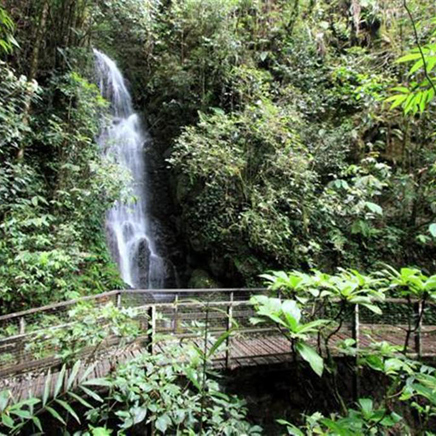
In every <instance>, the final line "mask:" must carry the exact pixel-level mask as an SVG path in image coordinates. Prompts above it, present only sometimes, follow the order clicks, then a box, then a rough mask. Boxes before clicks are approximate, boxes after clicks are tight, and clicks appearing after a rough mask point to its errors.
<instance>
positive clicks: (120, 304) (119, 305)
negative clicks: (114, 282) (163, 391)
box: [116, 292, 122, 309]
mask: <svg viewBox="0 0 436 436" xmlns="http://www.w3.org/2000/svg"><path fill="white" fill-rule="evenodd" d="M121 297H122V296H121V292H118V294H117V300H116V306H117V307H118V309H120V308H121V306H122V299H121Z"/></svg>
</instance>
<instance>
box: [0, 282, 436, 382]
mask: <svg viewBox="0 0 436 436" xmlns="http://www.w3.org/2000/svg"><path fill="white" fill-rule="evenodd" d="M267 292H268V291H267V290H266V289H263V288H257V289H238V288H234V289H202V290H197V289H184V290H183V289H182V290H181V289H174V290H168V289H167V290H122V291H111V292H107V293H104V294H99V295H95V296H89V297H83V298H80V299H77V300H71V301H65V302H61V303H55V304H51V305H48V306H44V307H40V308H35V309H30V310H26V311H23V312H19V313H13V314H9V315H3V316H0V378H2V377H3V378H4V377H9V376H11V375H13V374H19V373H26V372H29V371H35V370H38V369H43V368H47V367H53V366H56V365H59V364H60V363H62V361H63V360H65V358H66V357H65V355H63V354H62V351H65V349H66V350H67V351H68V349H69V348H74V345H75V344H74V343H73V342H74V340H77V338H76V339H75V336H74V328H75V327H77V328H80V323H83V322H85V323H86V322H88V323H89V324H87V325H86V327H87V328H91V330H93V331H100V332H106V335H102V337H104V340H103V341H102V344H97V345H96V344H95V343H93V344H91V345H89V346H83V347H82V348H83V349H81V350H80V353H79V354H80V357H85V358H86V356H88V357H89V356H91V357H92V358H95V357H96V356H97V355H104V357H105V358H108V359H110V358H116V357H117V355H118V354H120V352H121V351H120V350H121V348H123V349H125V348H126V346H132V347H141V346H144V345H146V346H147V347H148V348H149V349H150V350H151V351H152V352H154V351H155V345H156V344H155V338H157V337H162V336H163V337H165V338H166V340H167V341H184V340H190V341H198V343H199V344H200V342H201V341H202V340H203V338H204V329H205V327H206V326H207V329H208V332H209V334H210V335H212V336H215V337H217V336H218V335H220V334H221V333H224V332H228V331H230V330H232V331H233V329H234V331H235V333H234V334H233V335H228V336H227V339H226V347H225V351H223V352H220V353H218V355H217V356H216V360H217V361H220V362H221V363H222V365H223V366H225V367H230V366H231V364H232V361H235V360H238V359H243V358H244V356H247V355H250V357H251V358H253V355H254V357H256V354H255V353H254V354H253V352H251V354H250V351H252V350H245V351H246V352H244V348H245V349H246V348H247V347H248V348H250V347H251V345H250V344H252V343H254V342H253V341H255V340H256V338H259V337H264V336H269V337H271V336H274V335H278V334H279V333H278V331H277V330H276V329H275V328H273V327H260V328H259V327H255V326H253V325H252V324H251V323H250V318H251V317H252V316H253V315H254V309H253V307H252V305H251V303H250V298H251V297H252V296H253V295H259V294H266V293H267ZM108 304H112V305H113V306H115V307H118V308H123V309H129V308H130V309H132V310H133V312H134V322H136V324H137V326H138V327H139V330H140V332H141V334H140V335H139V336H137V337H135V338H134V341H132V342H123V341H122V338H120V337H119V335H117V334H116V332H113V331H112V330H111V328H112V326H111V323H110V319H105V318H104V317H101V318H99V317H98V316H97V317H91V318H89V319H88V320H87V319H86V317H85V319H81V320H80V322H79V321H77V319H76V318H75V317H76V316H77V315H76V314H77V313H79V312H78V311H79V310H80V308H81V307H83V305H86V307H87V308H88V309H89V308H90V309H93V310H95V313H99V311H100V310H102V309H103V308H104V307H107V305H108ZM381 305H382V307H383V315H382V316H380V315H375V314H373V313H372V312H370V311H368V310H367V309H365V308H362V307H357V306H355V307H353V306H350V310H349V312H348V314H347V316H346V317H345V319H344V323H343V325H342V327H341V329H340V330H338V332H337V338H338V339H346V338H354V339H355V340H356V341H357V342H358V343H359V344H360V345H362V346H365V345H367V343H368V342H369V340H370V339H374V340H386V339H388V338H389V339H390V340H391V341H392V342H393V343H395V344H397V345H401V344H402V343H403V342H404V337H405V334H406V330H407V328H408V322H409V319H410V311H411V310H412V311H413V314H412V315H413V316H414V317H415V318H416V317H417V316H418V315H419V311H420V310H421V309H422V308H420V307H419V305H416V304H413V305H412V306H411V305H410V302H408V301H407V300H401V299H387V300H386V301H385V302H383V303H381ZM306 310H307V312H310V308H309V307H308V308H306ZM333 310H335V308H333ZM330 315H331V313H330V314H328V313H324V314H322V313H321V314H320V315H319V316H320V317H324V316H326V317H329V316H330ZM432 326H435V327H434V328H432ZM65 329H70V333H71V334H70V336H69V338H70V340H71V341H72V343H67V344H62V343H61V340H62V339H59V340H57V341H56V340H55V341H53V336H56V335H53V332H55V331H57V330H58V331H61V330H65ZM435 329H436V312H435V310H434V306H431V305H428V306H427V308H426V309H425V313H424V316H422V317H421V325H420V326H419V328H418V329H416V331H414V332H413V338H412V340H414V342H413V345H414V351H415V352H416V353H418V354H420V355H422V354H425V353H427V354H436V346H435V345H436V344H435V345H433V342H435V341H433V335H434V333H435V332H434V330H435ZM47 332H49V333H47ZM79 336H80V335H79ZM64 340H65V338H64ZM250 341H251V342H250ZM85 342H86V341H85ZM62 345H64V346H65V347H64V348H65V349H64V350H62ZM76 345H77V344H76ZM82 345H83V344H82ZM85 345H86V344H85ZM262 346H263V347H264V348H267V346H266V345H265V344H263V345H262ZM238 347H239V348H238ZM262 352H264V353H267V352H268V350H267V349H265V350H263V351H262Z"/></svg>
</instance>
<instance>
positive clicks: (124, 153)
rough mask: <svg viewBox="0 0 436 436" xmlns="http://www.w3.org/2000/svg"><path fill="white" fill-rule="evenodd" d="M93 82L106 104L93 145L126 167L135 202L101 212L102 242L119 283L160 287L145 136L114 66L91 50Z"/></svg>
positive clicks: (161, 265) (162, 275)
mask: <svg viewBox="0 0 436 436" xmlns="http://www.w3.org/2000/svg"><path fill="white" fill-rule="evenodd" d="M94 55H95V60H96V72H97V81H98V85H99V87H100V90H101V93H102V95H103V97H105V98H106V99H107V100H108V101H109V102H110V104H111V106H110V111H111V118H112V119H111V123H110V125H109V126H106V127H104V128H103V129H102V132H101V134H100V136H99V138H98V143H99V145H100V147H101V149H102V152H103V153H106V154H109V155H111V156H113V157H114V159H115V160H116V162H117V163H118V164H120V165H122V166H123V167H125V168H127V170H128V171H129V172H130V174H131V177H132V181H131V186H130V187H129V188H130V189H131V192H132V194H133V196H134V198H135V200H134V201H132V202H129V203H128V204H126V203H122V202H120V201H118V202H117V203H116V204H115V205H114V206H113V207H112V209H110V210H109V211H108V212H107V216H106V230H107V235H108V244H109V247H110V250H111V253H112V256H113V258H114V259H115V261H116V262H117V264H118V266H119V269H120V272H121V276H122V278H123V280H124V281H125V282H126V283H127V284H128V285H130V286H131V287H133V288H144V287H146V288H148V289H162V288H163V287H164V280H165V261H164V259H163V258H162V257H161V256H160V255H159V254H158V250H157V248H156V242H155V238H154V237H153V229H152V225H151V219H150V214H149V211H148V206H149V205H148V201H147V188H148V186H147V185H148V184H147V174H146V169H147V168H146V159H145V154H144V148H145V146H146V145H147V143H149V138H148V136H147V134H146V132H145V131H144V129H143V128H142V126H141V123H140V119H139V117H138V114H136V113H135V111H134V109H133V104H132V98H131V96H130V93H129V91H128V89H127V86H126V83H125V81H124V78H123V75H122V74H121V72H120V70H119V69H118V67H117V65H116V63H115V62H114V61H113V60H112V59H110V58H109V57H108V56H106V55H105V54H104V53H101V52H99V51H98V50H94Z"/></svg>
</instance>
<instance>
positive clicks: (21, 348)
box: [18, 316, 26, 363]
mask: <svg viewBox="0 0 436 436" xmlns="http://www.w3.org/2000/svg"><path fill="white" fill-rule="evenodd" d="M18 322H19V333H20V335H24V334H25V333H26V319H25V318H24V316H20V318H19V320H18ZM25 347H26V341H25V339H24V338H21V339H20V343H19V346H18V363H21V362H23V361H24V357H25V356H24V355H25V352H24V349H25Z"/></svg>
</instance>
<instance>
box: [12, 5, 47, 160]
mask: <svg viewBox="0 0 436 436" xmlns="http://www.w3.org/2000/svg"><path fill="white" fill-rule="evenodd" d="M48 10H49V0H45V1H44V4H43V6H42V10H41V15H40V19H39V23H38V30H37V32H36V39H35V46H34V48H33V52H32V57H31V59H30V69H29V81H30V82H31V81H33V80H34V79H35V77H36V73H37V72H38V64H39V52H40V50H41V46H42V42H43V37H44V34H45V30H46V27H47V17H48ZM31 104H32V95H31V94H28V95H27V98H26V102H25V103H24V110H23V115H24V116H23V123H24V124H25V125H28V124H29V118H30V106H31ZM24 149H25V143H22V144H21V146H20V149H19V150H18V160H23V158H24Z"/></svg>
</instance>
